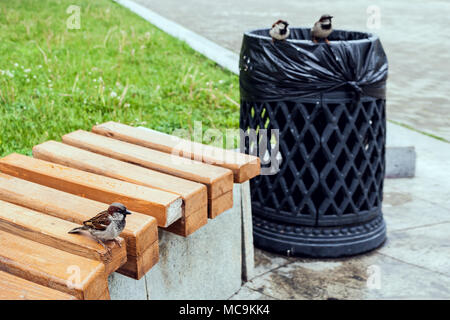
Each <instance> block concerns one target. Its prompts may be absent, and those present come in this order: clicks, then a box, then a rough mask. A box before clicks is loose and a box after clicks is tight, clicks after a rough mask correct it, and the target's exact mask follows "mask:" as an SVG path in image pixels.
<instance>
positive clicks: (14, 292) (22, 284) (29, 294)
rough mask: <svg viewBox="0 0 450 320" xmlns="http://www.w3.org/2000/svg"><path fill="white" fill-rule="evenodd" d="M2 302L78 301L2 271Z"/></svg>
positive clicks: (0, 278)
mask: <svg viewBox="0 0 450 320" xmlns="http://www.w3.org/2000/svg"><path fill="white" fill-rule="evenodd" d="M0 300H76V298H75V297H74V296H71V295H69V294H67V293H64V292H60V291H57V290H54V289H50V288H47V287H44V286H41V285H39V284H36V283H33V282H30V281H27V280H24V279H22V278H19V277H16V276H13V275H12V274H9V273H6V272H3V271H0Z"/></svg>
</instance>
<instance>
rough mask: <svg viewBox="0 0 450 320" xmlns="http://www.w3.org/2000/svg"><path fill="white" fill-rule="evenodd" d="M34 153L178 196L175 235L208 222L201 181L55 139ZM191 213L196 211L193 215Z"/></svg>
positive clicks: (52, 160)
mask: <svg viewBox="0 0 450 320" xmlns="http://www.w3.org/2000/svg"><path fill="white" fill-rule="evenodd" d="M33 156H34V157H35V158H37V159H41V160H46V161H50V162H53V163H58V164H61V165H65V166H68V167H71V168H75V169H79V170H83V171H88V172H92V173H95V174H100V175H103V176H107V177H111V178H115V179H119V180H123V181H128V182H131V183H135V184H139V185H143V186H147V187H152V188H156V189H159V190H163V191H168V192H171V193H175V194H178V195H180V196H181V197H182V199H183V203H184V212H183V213H184V216H183V217H184V220H183V221H184V223H183V221H181V220H182V219H179V220H178V221H176V222H175V223H174V224H176V225H178V227H174V228H173V229H170V230H177V232H175V233H177V234H181V235H183V236H187V235H188V234H190V233H192V232H193V231H195V230H192V228H191V230H189V232H188V230H186V229H184V228H182V226H186V223H188V224H189V225H191V226H193V225H196V226H197V227H198V228H200V227H201V226H203V225H205V224H206V223H207V221H208V219H207V218H208V210H207V204H208V196H207V191H206V190H207V189H206V186H205V185H203V184H200V183H196V182H192V181H189V180H185V179H181V178H177V177H174V176H171V175H168V174H164V173H161V172H157V171H154V170H150V169H147V168H143V167H141V166H138V165H134V164H130V163H128V162H123V161H120V160H116V159H112V158H109V157H106V156H103V155H100V154H97V153H93V152H90V151H86V150H84V149H80V148H76V147H72V146H70V145H67V144H63V143H60V142H56V141H47V142H44V143H42V144H40V145H37V146H35V147H34V148H33ZM199 211H201V212H203V214H201V213H198V212H199ZM193 213H197V214H196V215H195V216H193V215H192V214H193ZM192 219H196V221H191V220H192ZM175 228H177V229H175Z"/></svg>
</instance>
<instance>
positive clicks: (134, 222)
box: [0, 173, 158, 279]
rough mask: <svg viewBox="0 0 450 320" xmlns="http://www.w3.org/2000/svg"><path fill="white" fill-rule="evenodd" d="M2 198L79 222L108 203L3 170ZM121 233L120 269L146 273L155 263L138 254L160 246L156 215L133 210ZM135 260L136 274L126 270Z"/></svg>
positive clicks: (0, 179)
mask: <svg viewBox="0 0 450 320" xmlns="http://www.w3.org/2000/svg"><path fill="white" fill-rule="evenodd" d="M0 200H4V201H7V202H10V203H15V204H17V205H20V206H22V207H26V208H30V209H33V210H36V211H40V212H43V213H45V214H48V215H51V216H54V217H57V218H60V219H64V220H67V221H71V222H74V223H76V224H80V225H81V224H82V223H83V221H86V220H88V219H90V218H92V217H93V216H95V215H96V214H97V213H99V212H101V211H103V210H105V209H106V208H107V206H108V205H107V204H104V203H101V202H97V201H94V200H90V199H86V198H82V197H79V196H76V195H73V194H70V193H67V192H63V191H59V190H57V189H52V188H49V187H46V186H42V185H40V184H36V183H33V182H29V181H26V180H22V179H19V178H15V177H12V176H8V175H6V174H3V173H0ZM121 237H123V238H124V239H125V241H126V247H127V264H126V265H124V266H122V267H121V268H120V269H119V272H120V273H126V274H127V275H130V276H131V277H133V278H135V279H137V276H138V274H145V273H146V272H147V271H148V270H150V268H151V267H152V266H153V265H150V266H149V268H147V265H148V264H147V265H146V266H144V265H142V264H140V263H139V261H140V260H138V259H137V257H140V256H141V255H143V254H144V252H145V251H146V250H147V249H148V248H150V247H151V246H152V245H153V244H154V243H156V247H158V227H157V223H156V219H155V218H153V217H151V216H147V215H144V214H140V213H137V212H133V214H131V215H129V216H127V224H126V226H125V229H124V231H123V232H122V234H121ZM156 262H157V261H156ZM156 262H155V263H156ZM132 263H135V266H133V267H132V268H131V270H136V271H137V273H135V274H133V273H132V271H131V270H127V268H130V266H131V265H132Z"/></svg>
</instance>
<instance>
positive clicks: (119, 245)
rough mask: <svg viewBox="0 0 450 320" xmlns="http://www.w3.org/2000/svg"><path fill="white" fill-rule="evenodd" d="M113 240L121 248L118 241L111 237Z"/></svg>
mask: <svg viewBox="0 0 450 320" xmlns="http://www.w3.org/2000/svg"><path fill="white" fill-rule="evenodd" d="M113 241H114V242H115V243H116V244H117V245H118V246H119V248H122V245H121V244H120V241H119V240H117V239H113Z"/></svg>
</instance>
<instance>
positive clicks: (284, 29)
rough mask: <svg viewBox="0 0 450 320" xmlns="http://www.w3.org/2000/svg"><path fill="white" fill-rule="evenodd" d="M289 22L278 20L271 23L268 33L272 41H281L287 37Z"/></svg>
mask: <svg viewBox="0 0 450 320" xmlns="http://www.w3.org/2000/svg"><path fill="white" fill-rule="evenodd" d="M288 26H289V23H287V22H286V21H284V20H278V21H277V22H275V23H274V24H273V25H272V29H270V31H269V34H270V36H271V37H272V42H274V41H275V40H280V41H283V40H285V39H286V38H287V37H289V28H288Z"/></svg>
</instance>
